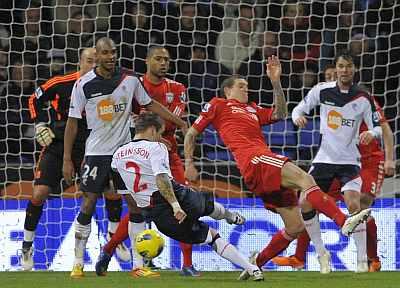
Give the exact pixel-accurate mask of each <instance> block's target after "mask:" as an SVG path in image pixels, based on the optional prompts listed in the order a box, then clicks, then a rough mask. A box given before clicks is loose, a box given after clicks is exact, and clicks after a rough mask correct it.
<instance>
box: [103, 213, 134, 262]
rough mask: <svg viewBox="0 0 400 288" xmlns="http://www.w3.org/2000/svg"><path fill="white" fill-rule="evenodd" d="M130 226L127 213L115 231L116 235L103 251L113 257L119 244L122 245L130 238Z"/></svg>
mask: <svg viewBox="0 0 400 288" xmlns="http://www.w3.org/2000/svg"><path fill="white" fill-rule="evenodd" d="M128 225H129V213H127V214H126V215H125V216H124V217H123V218H122V219H121V221H120V222H119V224H118V227H117V230H116V231H115V233H114V235H113V236H112V237H111V239H110V241H108V243H107V244H106V246H104V248H103V250H104V251H105V252H106V253H107V254H109V255H113V254H114V251H115V248H117V246H118V245H119V244H121V243H122V242H123V241H124V240H125V239H126V238H128V237H129V235H128Z"/></svg>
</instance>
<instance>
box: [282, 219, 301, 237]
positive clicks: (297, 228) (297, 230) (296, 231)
mask: <svg viewBox="0 0 400 288" xmlns="http://www.w3.org/2000/svg"><path fill="white" fill-rule="evenodd" d="M304 229H305V227H304V224H303V223H302V222H299V223H296V224H293V225H289V226H287V227H285V230H286V233H287V234H288V235H289V236H290V237H292V238H297V236H299V235H300V234H301V233H302V232H303V231H304Z"/></svg>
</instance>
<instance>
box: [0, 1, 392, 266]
mask: <svg viewBox="0 0 400 288" xmlns="http://www.w3.org/2000/svg"><path fill="white" fill-rule="evenodd" d="M399 30H400V4H398V1H393V0H382V1H378V0H369V1H367V0H365V1H346V0H343V1H290V0H288V1H262V0H257V1H256V0H254V1H240V0H230V1H219V0H215V1H207V0H196V1H195V0H184V1H176V2H175V1H167V0H164V1H133V0H131V1H130V0H117V1H107V0H100V1H95V0H44V1H38V0H32V1H1V3H0V96H1V97H0V219H1V224H0V242H1V243H2V245H1V247H0V270H19V269H20V261H19V256H20V249H21V242H22V239H23V223H24V218H25V208H26V205H27V201H28V200H29V199H30V197H31V194H32V187H33V186H32V185H33V182H32V181H33V174H34V169H35V164H36V162H37V159H38V155H39V151H40V146H39V145H38V144H37V143H35V141H34V124H33V123H32V121H31V119H30V118H29V113H28V98H29V96H30V95H31V94H32V92H33V91H34V90H35V88H36V87H37V85H40V84H42V83H44V82H45V81H46V80H47V79H49V78H50V77H51V76H54V75H60V74H65V73H68V72H71V71H76V69H77V63H78V58H79V52H80V50H81V48H85V47H93V45H94V43H95V42H96V39H98V38H99V37H102V36H108V37H111V38H112V39H113V40H114V41H115V43H116V44H117V47H118V53H119V64H120V65H121V66H123V67H126V68H128V69H133V70H134V71H136V72H137V73H138V74H143V73H145V71H146V63H145V56H146V52H147V50H148V48H149V47H150V46H152V45H155V44H159V45H164V46H165V47H166V48H167V49H168V50H169V52H170V55H171V59H172V61H171V64H170V66H171V67H170V70H169V75H168V77H169V78H171V79H174V80H176V81H179V82H182V83H183V84H185V86H186V87H187V100H188V105H187V116H188V121H190V122H191V123H193V121H194V120H195V119H196V117H197V116H198V114H199V113H200V111H201V109H202V106H203V105H204V104H205V103H207V102H208V101H209V100H210V99H212V98H213V97H215V96H216V95H218V93H219V89H218V88H219V86H220V83H221V82H222V81H223V80H224V79H226V78H227V77H229V76H230V75H241V76H243V77H245V78H246V79H247V80H248V83H249V97H250V100H251V101H255V102H258V103H260V104H261V105H266V106H269V105H272V103H273V95H272V87H271V84H270V81H269V80H268V78H267V76H266V70H265V59H266V58H267V57H269V56H271V55H278V56H279V58H280V61H281V63H282V77H281V82H282V86H283V88H284V90H285V94H286V98H287V101H288V107H289V112H290V111H292V109H293V108H294V107H295V105H296V104H297V103H298V102H299V101H300V100H301V99H303V97H304V96H305V95H306V93H307V92H308V91H309V90H310V89H311V87H313V85H315V84H317V83H318V82H321V81H324V73H323V71H324V69H325V68H326V67H327V65H329V64H332V62H333V58H334V55H335V54H336V53H337V52H340V51H344V50H347V51H349V52H350V54H351V55H352V56H353V57H354V60H355V64H356V65H357V67H358V68H357V72H356V76H355V77H356V80H357V81H358V82H359V83H360V84H362V85H364V87H365V88H366V89H368V90H369V91H371V93H372V94H373V95H374V96H375V98H376V100H377V102H378V103H379V104H380V105H381V106H382V107H383V109H384V112H385V115H386V118H387V119H388V121H389V124H390V126H391V128H392V130H393V133H394V139H395V155H396V159H397V158H398V156H399V153H400V150H399V146H398V141H399V139H400V138H399V132H398V131H399V129H398V125H399V117H398V109H399V108H398V107H399V104H398V101H399V96H400V95H399V91H400V90H399V72H398V71H399V67H400V62H399V59H400V48H399V46H398V43H400V31H399ZM319 122H320V120H319V116H318V111H316V112H313V113H312V115H310V116H309V121H308V125H307V127H306V128H305V129H302V130H298V129H297V128H296V127H294V125H293V124H292V121H291V119H290V118H289V119H287V120H285V121H281V122H278V123H276V124H273V125H271V126H267V127H264V128H263V131H264V133H265V138H266V140H267V143H269V145H270V146H271V148H272V150H273V151H274V152H277V153H279V154H283V155H286V156H288V157H290V158H291V159H292V160H293V161H294V162H296V163H298V164H299V165H300V166H301V167H303V168H304V169H308V167H309V165H310V162H311V160H312V159H313V157H314V156H315V154H316V151H317V149H318V144H319V139H320V134H319ZM181 140H182V139H181ZM181 140H180V143H182V141H181ZM179 149H180V152H182V150H183V147H182V144H180V146H179ZM195 160H196V165H197V167H198V168H199V170H200V172H201V177H200V180H199V182H198V183H196V184H195V186H196V187H199V188H200V189H201V190H204V191H211V192H213V193H214V195H215V197H216V200H217V201H220V202H221V203H223V204H225V205H227V206H228V207H230V208H231V209H234V210H237V211H240V212H241V213H243V214H244V216H245V217H246V218H247V223H246V224H245V225H244V226H238V227H234V226H229V225H226V224H225V223H216V222H213V221H211V220H210V219H206V221H207V222H209V223H210V225H211V226H213V227H216V228H218V229H219V230H220V231H221V235H222V236H223V237H225V238H226V239H229V240H230V241H231V242H232V243H233V244H234V245H236V246H237V247H238V248H239V249H240V250H241V251H243V252H244V253H245V254H246V255H249V254H250V252H251V251H258V250H260V249H262V248H263V247H264V246H265V245H266V244H267V243H268V242H269V240H270V239H271V237H272V235H273V234H274V233H275V232H276V231H277V230H278V229H280V227H282V225H283V223H282V221H281V220H280V218H279V217H278V216H277V215H276V214H273V213H271V212H269V211H266V210H265V209H264V208H263V206H262V203H261V201H260V200H258V199H256V198H255V197H254V196H253V195H252V194H251V193H250V192H249V191H248V189H247V188H246V186H245V185H244V183H243V180H242V178H241V177H240V175H239V172H238V169H237V168H236V165H235V162H234V159H233V157H232V155H231V154H230V153H229V152H228V151H227V150H226V148H225V147H224V144H223V142H222V141H221V140H220V139H219V137H218V136H217V134H216V132H215V130H214V129H213V127H208V128H207V129H206V131H205V132H204V133H203V135H202V137H201V138H200V139H199V140H198V145H197V149H196V151H195ZM60 185H61V183H60ZM75 188H76V187H71V188H69V189H68V190H66V191H63V193H62V196H61V197H54V198H52V199H51V200H49V201H47V202H46V204H45V208H44V213H43V215H42V218H41V220H40V223H39V227H38V229H37V231H36V237H35V241H34V247H35V252H34V261H35V266H34V269H50V270H70V269H71V267H72V262H73V259H72V257H73V247H74V234H73V233H74V232H73V230H74V229H73V228H71V227H72V226H73V225H72V224H73V221H74V218H75V217H76V215H77V213H78V211H79V205H80V194H77V193H76V192H75V191H76V189H75ZM399 190H400V186H399V184H398V174H397V173H396V175H395V177H393V178H388V179H386V180H385V184H384V186H383V189H382V193H381V197H380V198H378V199H377V200H376V201H375V204H374V210H373V215H374V217H375V218H376V221H377V225H378V238H379V243H378V247H379V249H378V254H379V255H380V256H381V259H382V265H383V266H382V269H383V270H396V269H399V268H400V252H399V250H398V249H397V247H399V246H400V238H399V236H398V235H400V218H399V217H398V215H399V212H400V211H399V207H400V202H399V201H398V199H397V198H396V196H397V195H398V193H400V192H399ZM340 205H342V204H340ZM341 207H343V209H344V206H343V205H342V206H341ZM344 210H345V209H344ZM124 212H126V207H125V206H124ZM105 214H106V212H105V208H104V201H103V200H102V199H99V201H98V204H97V209H96V213H95V215H94V218H93V223H92V235H91V238H90V239H89V242H88V246H87V247H88V249H87V254H86V256H85V269H87V270H91V269H93V268H94V263H95V261H96V259H97V256H98V254H99V251H100V246H101V245H102V244H104V241H105V232H106V227H107V220H106V219H107V218H106V217H104V215H105ZM321 223H322V231H323V239H324V241H325V243H326V244H327V248H328V249H329V250H330V251H331V253H332V260H333V266H334V269H335V270H347V269H349V270H354V268H355V265H356V256H355V246H354V243H353V240H351V239H350V240H349V239H347V238H345V237H343V236H341V235H340V233H339V231H338V229H337V227H336V226H335V225H334V224H333V223H332V222H331V221H329V220H327V219H326V218H323V217H321ZM166 242H167V245H166V248H165V251H164V252H163V253H162V254H161V256H160V257H158V258H157V259H155V263H156V265H159V266H161V267H163V268H173V269H179V268H180V266H181V263H182V261H181V253H180V250H179V246H178V244H177V242H176V241H172V240H168V241H166ZM126 244H127V245H128V246H129V243H128V242H127V243H126ZM294 244H295V242H294V243H293V244H292V245H291V246H290V248H289V249H288V251H286V252H285V253H286V254H287V255H290V254H292V253H293V251H294ZM206 254H207V255H206ZM193 263H194V265H195V267H197V268H199V269H200V270H233V269H237V268H238V267H234V266H232V265H231V264H229V263H228V262H226V261H224V260H221V259H219V258H218V256H216V255H215V254H213V253H212V250H211V249H210V248H209V247H205V246H201V247H200V246H194V248H193ZM130 267H131V264H130V263H123V262H121V261H120V260H119V259H117V258H113V262H112V263H111V265H110V270H121V269H122V270H126V269H130ZM267 268H269V269H277V270H285V269H284V268H278V267H276V266H274V265H273V264H272V263H268V264H267ZM306 269H308V270H319V266H318V262H317V258H316V255H315V252H314V250H313V247H312V246H311V248H310V250H309V253H308V260H307V265H306Z"/></svg>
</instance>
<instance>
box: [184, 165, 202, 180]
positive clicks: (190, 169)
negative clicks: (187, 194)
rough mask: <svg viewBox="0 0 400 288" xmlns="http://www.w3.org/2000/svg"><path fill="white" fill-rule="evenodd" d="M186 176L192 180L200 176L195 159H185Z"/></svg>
mask: <svg viewBox="0 0 400 288" xmlns="http://www.w3.org/2000/svg"><path fill="white" fill-rule="evenodd" d="M185 178H186V179H187V180H189V181H191V182H194V181H196V180H197V179H198V178H199V172H198V171H197V169H196V166H194V163H193V160H185Z"/></svg>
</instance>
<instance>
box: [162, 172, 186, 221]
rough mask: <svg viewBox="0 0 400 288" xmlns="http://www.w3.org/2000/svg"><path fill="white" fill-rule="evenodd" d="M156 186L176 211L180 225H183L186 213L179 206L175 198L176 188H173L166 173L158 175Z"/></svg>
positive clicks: (175, 214)
mask: <svg viewBox="0 0 400 288" xmlns="http://www.w3.org/2000/svg"><path fill="white" fill-rule="evenodd" d="M156 184H157V187H158V190H159V191H160V194H161V195H162V196H163V197H164V198H165V200H167V202H168V203H169V204H170V205H171V207H172V210H173V211H174V216H175V218H176V220H178V222H179V223H182V222H183V221H184V220H185V218H186V213H185V211H183V209H182V208H181V205H179V202H178V200H177V199H176V197H175V193H174V188H173V187H172V183H171V180H169V176H168V174H166V173H162V174H158V175H156Z"/></svg>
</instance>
